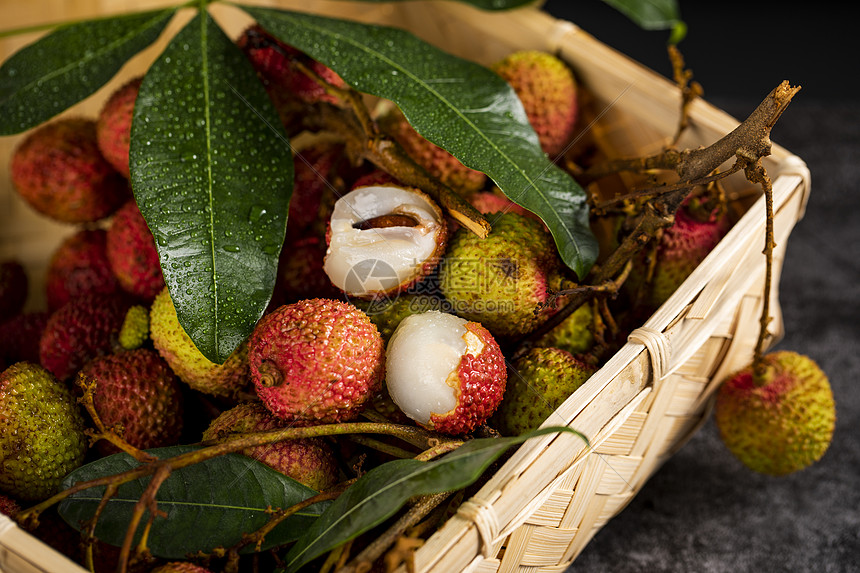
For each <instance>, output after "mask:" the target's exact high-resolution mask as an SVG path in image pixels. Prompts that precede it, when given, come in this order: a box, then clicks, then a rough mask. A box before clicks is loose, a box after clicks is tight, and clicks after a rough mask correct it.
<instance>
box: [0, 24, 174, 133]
mask: <svg viewBox="0 0 860 573" xmlns="http://www.w3.org/2000/svg"><path fill="white" fill-rule="evenodd" d="M174 12H176V9H175V8H170V9H166V10H155V11H151V12H142V13H137V14H131V15H127V16H117V17H114V18H104V19H99V20H90V21H85V22H80V23H77V24H69V25H65V26H62V27H60V28H58V29H57V30H55V31H54V32H51V33H50V34H48V35H47V36H45V37H43V38H40V39H39V40H37V41H35V42H34V43H32V44H30V45H28V46H26V47H25V48H23V49H21V50H19V51H18V52H17V53H15V55H13V56H12V57H11V58H9V59H8V60H6V61H5V62H4V63H3V66H2V67H0V135H11V134H13V133H20V132H22V131H25V130H27V129H30V128H31V127H35V126H37V125H39V124H40V123H42V122H44V121H47V120H49V119H50V118H52V117H54V116H55V115H57V114H58V113H60V112H62V111H64V110H66V109H68V108H69V107H71V106H72V105H74V104H76V103H78V102H79V101H81V100H82V99H84V98H86V97H87V96H89V95H90V94H92V93H93V92H95V91H96V90H97V89H99V88H100V87H102V86H103V85H104V84H106V83H107V82H108V80H110V79H111V78H112V77H113V76H114V74H116V73H117V71H119V69H120V68H121V67H122V66H123V64H125V63H126V61H128V59H129V58H131V57H132V56H133V55H135V54H136V53H138V52H139V51H141V50H143V49H144V48H145V47H147V46H148V45H150V44H151V43H152V42H154V41H155V40H156V39H157V38H158V36H159V34H161V31H162V30H163V29H164V27H165V26H166V25H167V22H168V21H170V18H171V17H172V16H173V14H174Z"/></svg>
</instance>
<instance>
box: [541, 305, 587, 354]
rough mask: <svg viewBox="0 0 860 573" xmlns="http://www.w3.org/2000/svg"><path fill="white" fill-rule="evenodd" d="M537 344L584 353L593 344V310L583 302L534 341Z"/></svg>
mask: <svg viewBox="0 0 860 573" xmlns="http://www.w3.org/2000/svg"><path fill="white" fill-rule="evenodd" d="M536 345H537V346H545V347H553V348H560V349H562V350H566V351H567V352H570V353H571V354H573V355H578V354H584V353H586V352H588V351H589V350H590V349H591V347H592V346H593V345H594V310H593V308H592V306H591V305H590V304H583V305H581V306H580V307H579V308H577V309H576V310H574V311H573V312H572V313H570V315H568V316H567V317H566V318H565V319H564V320H562V321H561V323H560V324H558V325H557V326H556V327H555V328H553V329H552V330H550V331H549V332H547V333H546V334H544V335H543V336H541V337H540V339H538V341H537V342H536Z"/></svg>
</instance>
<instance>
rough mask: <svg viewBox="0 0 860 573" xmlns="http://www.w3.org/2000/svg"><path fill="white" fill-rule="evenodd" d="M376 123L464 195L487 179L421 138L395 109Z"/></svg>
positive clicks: (410, 153)
mask: <svg viewBox="0 0 860 573" xmlns="http://www.w3.org/2000/svg"><path fill="white" fill-rule="evenodd" d="M379 125H380V127H381V129H382V130H383V131H384V132H385V133H386V134H387V135H388V136H389V137H391V138H392V139H393V140H395V141H396V142H397V143H399V144H400V146H401V147H402V148H403V150H404V151H405V152H406V154H407V155H408V156H409V157H411V158H412V160H413V161H415V162H416V163H418V164H419V165H420V166H421V167H423V168H424V169H426V170H427V171H428V172H430V173H431V174H432V175H434V176H436V177H437V178H438V179H439V180H440V181H442V183H445V184H446V185H448V186H449V187H451V188H452V189H454V190H455V191H457V192H458V193H460V194H462V195H464V196H467V195H469V194H471V193H474V192H476V191H478V190H480V189H481V188H482V187H483V186H484V184H485V183H486V182H487V176H486V175H485V174H484V173H483V172H481V171H478V170H476V169H472V168H470V167H466V166H465V165H463V164H462V163H461V162H460V160H459V159H457V158H456V157H454V156H453V155H451V154H450V153H449V152H448V151H446V150H444V149H442V148H441V147H439V146H438V145H436V144H434V143H431V142H430V141H428V140H427V139H425V138H424V137H422V136H421V135H420V134H419V133H418V132H417V131H415V128H413V127H412V126H411V125H410V124H409V122H408V121H407V120H406V118H405V117H404V116H403V114H402V113H400V112H399V111H398V110H396V109H391V110H387V111H386V113H384V114H382V115H381V116H380V117H379Z"/></svg>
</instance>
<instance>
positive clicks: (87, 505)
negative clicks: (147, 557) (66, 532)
mask: <svg viewBox="0 0 860 573" xmlns="http://www.w3.org/2000/svg"><path fill="white" fill-rule="evenodd" d="M195 449H196V448H195V447H194V446H174V447H170V448H155V449H152V450H148V452H149V453H151V454H153V455H155V456H156V457H158V458H160V459H165V458H170V457H174V456H178V455H181V454H184V453H187V452H191V451H193V450H195ZM137 466H138V463H137V462H136V461H135V460H134V458H132V457H131V456H129V455H128V454H114V455H112V456H108V457H105V458H101V459H99V460H97V461H95V462H92V463H89V464H87V465H85V466H82V467H80V468H78V469H77V470H75V471H74V472H72V473H71V474H69V475H68V476H67V477H66V478H65V480H64V481H63V488H68V487H71V486H72V485H74V484H75V483H76V482H80V481H88V480H92V479H96V478H100V477H105V476H110V475H114V474H117V473H120V472H123V471H126V470H130V469H133V468H136V467H137ZM149 481H150V478H149V477H146V478H141V479H138V480H134V481H131V482H129V483H127V484H123V485H122V486H120V487H119V491H118V492H117V494H116V495H115V496H114V497H112V498H111V499H110V501H109V502H108V503H107V505H106V506H105V508H104V510H103V512H102V515H101V517H100V518H99V521H98V525H97V526H96V532H95V533H96V537H97V538H99V539H100V540H102V541H104V542H106V543H109V544H111V545H117V546H121V545H122V543H123V540H124V538H125V533H126V530H127V529H128V524H129V522H130V520H131V517H132V511H133V509H134V505H135V504H136V503H137V501H138V499H139V498H140V496H141V494H142V493H143V492H144V490H145V489H146V486H147V485H148V484H149ZM104 491H105V488H104V487H94V488H90V489H88V490H85V491H82V492H79V493H76V494H74V495H72V496H70V497H69V498H67V499H65V500H63V501H62V502H61V503H60V505H59V512H60V515H61V516H62V517H63V519H64V520H65V521H66V522H68V523H69V524H70V525H71V526H72V527H74V528H76V529H78V530H80V529H81V528H82V524H84V523H86V521H87V520H88V519H90V518H92V517H93V515H94V514H95V511H96V508H97V507H98V504H99V502H100V501H101V498H102V494H103V493H104ZM316 493H317V492H316V491H314V490H313V489H310V488H308V487H306V486H304V485H302V484H300V483H299V482H297V481H295V480H293V479H291V478H288V477H286V476H285V475H283V474H281V473H280V472H278V471H275V470H273V469H272V468H270V467H268V466H266V465H264V464H262V463H260V462H258V461H256V460H254V459H252V458H249V457H246V456H243V455H239V454H227V455H224V456H219V457H217V458H213V459H210V460H207V461H205V462H201V463H198V464H194V465H191V466H188V467H185V468H181V469H178V470H176V471H174V472H173V473H171V475H170V477H168V478H167V479H166V480H165V481H164V483H162V484H161V487H160V488H159V490H158V495H157V497H156V499H157V500H158V509H159V510H160V511H164V512H165V513H167V518H166V519H165V518H160V517H159V518H156V519H155V521H154V522H153V525H152V529H151V531H150V533H149V538H148V542H147V544H148V547H149V549H150V550H151V551H152V553H153V554H154V555H156V556H158V557H164V558H167V559H181V558H183V557H185V556H186V555H187V554H188V553H193V552H196V551H206V552H209V551H211V550H212V549H213V548H215V547H219V546H223V547H229V546H231V545H234V544H236V543H237V542H238V541H240V540H241V539H242V534H243V533H251V532H253V531H256V530H257V529H259V528H260V527H262V526H263V525H265V524H266V523H267V522H268V520H269V518H270V517H271V515H270V514H269V513H267V508H269V507H271V508H281V509H285V508H287V507H290V506H292V505H295V504H296V503H298V502H300V501H302V500H305V499H307V498H309V497H312V496H314V495H316ZM328 504H329V502H321V503H318V504H314V505H312V506H310V507H308V508H307V509H305V510H303V511H301V512H298V513H297V514H295V515H293V516H291V517H289V518H287V519H286V520H284V521H283V522H282V523H280V524H279V525H278V526H277V527H276V528H275V529H274V530H272V532H271V533H270V534H268V535H267V536H266V539H265V542H264V544H263V548H264V549H269V548H272V547H277V546H280V545H283V544H286V543H290V542H292V541H294V540H295V539H297V538H298V537H299V536H300V535H301V534H302V533H303V532H304V531H305V530H307V528H308V527H309V526H310V524H311V523H313V522H314V521H316V520H317V518H318V517H319V515H320V514H321V513H322V511H323V510H324V509H325V507H327V506H328ZM148 515H149V512H148V511H147V512H146V514H145V515H144V519H143V520H142V521H141V524H144V523H146V521H147V519H148ZM142 529H143V527H142V525H141V527H140V528H139V530H138V532H137V537H136V538H135V542H136V541H137V539H138V537H139V536H140V534H141V530H142Z"/></svg>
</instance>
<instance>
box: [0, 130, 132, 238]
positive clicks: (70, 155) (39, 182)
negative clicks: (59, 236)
mask: <svg viewBox="0 0 860 573" xmlns="http://www.w3.org/2000/svg"><path fill="white" fill-rule="evenodd" d="M10 171H11V175H12V184H13V187H14V189H15V190H16V191H17V192H18V194H19V195H20V196H21V197H22V198H23V199H24V200H25V201H27V203H28V204H29V205H30V206H31V207H33V208H34V209H35V210H36V211H38V212H39V213H41V214H43V215H45V216H47V217H50V218H51V219H54V220H57V221H61V222H65V223H89V222H94V221H98V220H100V219H103V218H105V217H107V216H108V215H111V214H112V213H114V211H116V210H117V209H118V208H119V207H120V205H122V204H123V203H125V201H126V199H128V197H129V187H128V182H127V181H126V179H125V178H124V177H123V176H122V175H120V174H119V173H118V172H117V171H116V169H114V168H113V166H112V165H111V164H110V163H108V162H107V160H106V159H105V158H104V157H103V156H102V154H101V151H100V150H99V147H98V144H97V142H96V124H95V121H93V120H89V119H84V118H64V119H58V120H55V121H53V122H50V123H47V124H44V125H42V126H41V127H39V128H37V129H36V130H34V131H33V132H32V133H30V135H28V136H27V137H26V138H25V139H24V141H23V142H21V144H20V145H19V146H18V147H17V148H16V149H15V152H14V154H13V156H12V163H11V166H10Z"/></svg>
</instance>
